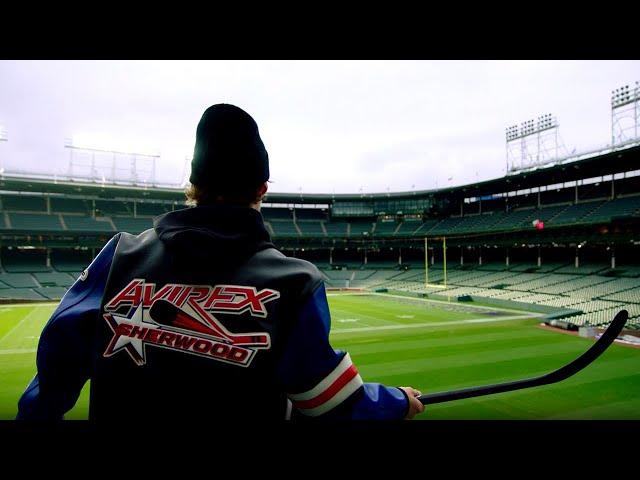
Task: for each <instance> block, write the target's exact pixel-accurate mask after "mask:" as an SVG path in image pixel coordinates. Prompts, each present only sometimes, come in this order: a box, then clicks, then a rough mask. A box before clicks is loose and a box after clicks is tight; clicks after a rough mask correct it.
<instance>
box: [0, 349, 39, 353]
mask: <svg viewBox="0 0 640 480" xmlns="http://www.w3.org/2000/svg"><path fill="white" fill-rule="evenodd" d="M37 351H38V349H36V348H13V349H8V350H0V355H11V354H16V353H35V352H37Z"/></svg>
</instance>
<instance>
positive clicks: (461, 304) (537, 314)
mask: <svg viewBox="0 0 640 480" xmlns="http://www.w3.org/2000/svg"><path fill="white" fill-rule="evenodd" d="M369 295H379V296H381V297H393V298H402V299H405V300H406V299H409V300H418V301H419V302H427V303H429V302H432V303H444V304H445V305H451V304H454V305H460V306H463V307H471V308H479V309H483V310H493V311H502V312H511V313H519V314H521V315H525V314H530V315H531V316H544V314H540V313H536V312H528V311H526V310H514V309H512V308H504V307H486V306H484V305H470V304H464V303H460V302H458V301H453V302H446V301H444V300H434V299H432V298H417V297H405V296H404V295H392V294H389V293H377V292H371V293H369Z"/></svg>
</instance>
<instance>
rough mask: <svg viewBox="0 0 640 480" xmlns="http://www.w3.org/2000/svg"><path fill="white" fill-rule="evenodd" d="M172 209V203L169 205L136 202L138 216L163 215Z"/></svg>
mask: <svg viewBox="0 0 640 480" xmlns="http://www.w3.org/2000/svg"><path fill="white" fill-rule="evenodd" d="M170 211H172V208H171V205H167V204H164V203H146V202H138V203H137V204H136V215H138V216H141V215H146V216H151V217H157V216H158V215H163V214H165V213H167V212H170Z"/></svg>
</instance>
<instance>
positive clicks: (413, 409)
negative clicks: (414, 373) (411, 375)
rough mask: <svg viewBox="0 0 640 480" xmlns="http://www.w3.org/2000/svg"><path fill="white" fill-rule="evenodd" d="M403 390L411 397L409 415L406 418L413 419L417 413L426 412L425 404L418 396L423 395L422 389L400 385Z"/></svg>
mask: <svg viewBox="0 0 640 480" xmlns="http://www.w3.org/2000/svg"><path fill="white" fill-rule="evenodd" d="M400 389H401V390H404V393H406V394H407V397H409V411H408V412H407V416H406V417H404V418H405V420H411V419H413V417H415V416H416V415H417V414H419V413H422V412H424V405H423V404H422V402H420V400H418V397H419V396H420V395H422V392H421V391H420V390H416V389H415V388H413V387H400Z"/></svg>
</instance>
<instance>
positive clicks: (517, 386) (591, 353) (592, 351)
mask: <svg viewBox="0 0 640 480" xmlns="http://www.w3.org/2000/svg"><path fill="white" fill-rule="evenodd" d="M628 318H629V313H628V312H627V311H626V310H620V311H619V312H618V313H617V314H616V316H615V317H614V319H613V321H612V322H611V324H610V325H609V327H608V328H607V329H606V330H605V331H604V333H603V334H602V336H601V337H600V338H599V339H598V341H597V342H596V343H594V344H593V345H592V346H591V348H589V350H587V351H586V352H584V353H583V354H582V355H580V356H579V357H578V358H576V359H575V360H573V361H572V362H571V363H568V364H567V365H565V366H563V367H560V368H559V369H557V370H554V371H553V372H550V373H547V374H546V375H541V376H539V377H534V378H526V379H523V380H516V381H513V382H505V383H497V384H494V385H485V386H481V387H469V388H463V389H461V390H452V391H448V392H436V393H430V394H426V395H420V396H419V397H418V400H420V402H422V404H424V405H428V404H432V403H443V402H450V401H452V400H460V399H463V398H471V397H479V396H482V395H493V394H494V393H502V392H510V391H513V390H521V389H523V388H531V387H538V386H541V385H549V384H551V383H556V382H560V381H562V380H565V379H566V378H569V377H571V376H572V375H575V374H576V373H578V372H579V371H580V370H582V369H583V368H585V367H586V366H587V365H589V364H590V363H591V362H593V361H594V360H595V359H596V358H598V357H599V356H600V355H601V354H602V352H604V351H605V350H606V349H607V348H608V347H609V345H611V344H612V343H613V341H614V340H615V339H616V338H617V337H618V335H619V334H620V332H621V331H622V329H623V328H624V325H625V323H626V322H627V319H628Z"/></svg>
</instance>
